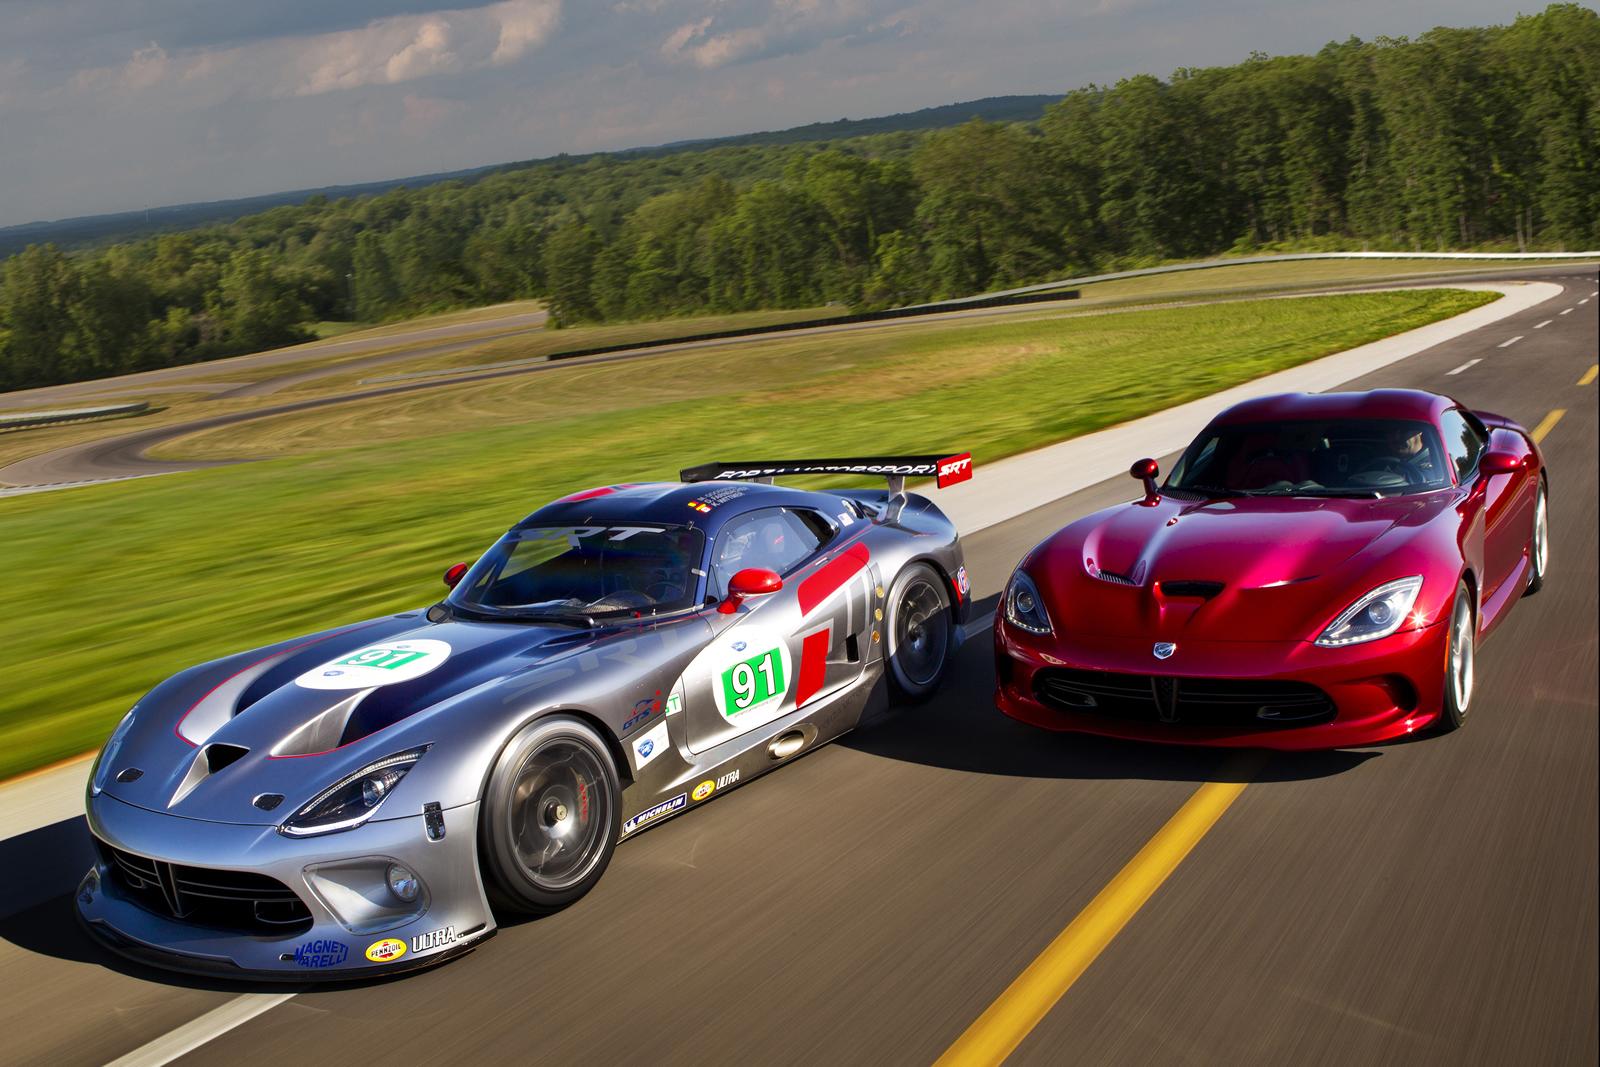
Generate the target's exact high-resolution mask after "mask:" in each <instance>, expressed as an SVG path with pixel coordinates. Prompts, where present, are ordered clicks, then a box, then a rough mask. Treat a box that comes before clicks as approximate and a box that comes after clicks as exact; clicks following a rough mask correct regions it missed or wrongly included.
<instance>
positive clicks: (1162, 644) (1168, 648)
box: [1150, 641, 1178, 659]
mask: <svg viewBox="0 0 1600 1067" xmlns="http://www.w3.org/2000/svg"><path fill="white" fill-rule="evenodd" d="M1176 651H1178V646H1177V645H1175V644H1173V643H1172V642H1171V641H1157V642H1156V647H1154V648H1152V649H1151V650H1150V654H1151V655H1153V656H1155V658H1156V659H1171V658H1172V654H1173V653H1174V652H1176Z"/></svg>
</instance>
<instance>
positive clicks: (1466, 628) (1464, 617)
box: [1439, 579, 1478, 734]
mask: <svg viewBox="0 0 1600 1067" xmlns="http://www.w3.org/2000/svg"><path fill="white" fill-rule="evenodd" d="M1477 658H1478V627H1477V624H1476V621H1475V617H1474V615H1473V611H1472V588H1471V587H1470V586H1469V585H1467V583H1466V581H1465V579H1463V580H1462V581H1459V582H1457V583H1456V595H1455V599H1454V600H1452V601H1451V602H1450V631H1449V633H1448V634H1446V636H1445V653H1444V702H1443V707H1442V708H1441V709H1440V712H1439V732H1440V733H1442V734H1447V733H1449V732H1450V731H1452V730H1459V729H1460V728H1461V724H1462V723H1464V722H1466V721H1467V708H1468V707H1469V706H1470V705H1471V703H1472V687H1473V681H1474V677H1475V673H1476V670H1477Z"/></svg>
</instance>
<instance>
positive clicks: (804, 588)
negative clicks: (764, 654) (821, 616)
mask: <svg viewBox="0 0 1600 1067" xmlns="http://www.w3.org/2000/svg"><path fill="white" fill-rule="evenodd" d="M871 558H872V553H871V552H870V551H868V550H867V546H866V545H864V544H862V543H861V542H860V541H857V542H856V543H855V544H853V545H851V546H850V547H849V548H847V549H845V550H844V551H843V552H841V553H839V554H838V555H837V556H835V557H833V559H831V560H829V561H828V562H827V563H826V564H824V565H823V567H822V569H821V570H819V571H817V573H815V574H813V575H811V576H810V577H809V578H807V579H805V581H803V582H801V583H800V614H802V615H809V614H811V609H812V608H814V607H816V606H817V605H818V604H820V603H822V602H823V601H824V600H827V599H828V598H829V597H830V596H832V595H833V594H834V593H836V592H838V590H839V587H840V586H842V585H844V583H845V582H848V581H849V580H850V579H851V578H853V577H855V575H856V572H858V571H860V570H861V568H863V567H865V566H866V565H867V561H868V560H870V559H871Z"/></svg>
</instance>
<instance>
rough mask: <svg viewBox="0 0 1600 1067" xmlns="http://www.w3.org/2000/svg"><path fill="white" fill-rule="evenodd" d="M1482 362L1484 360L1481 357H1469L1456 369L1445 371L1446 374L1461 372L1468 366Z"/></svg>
mask: <svg viewBox="0 0 1600 1067" xmlns="http://www.w3.org/2000/svg"><path fill="white" fill-rule="evenodd" d="M1482 362H1483V360H1481V359H1469V360H1467V361H1466V362H1465V363H1463V364H1461V366H1459V367H1457V368H1456V369H1455V370H1447V371H1445V373H1446V374H1460V373H1461V372H1462V371H1464V370H1466V369H1467V368H1468V367H1471V366H1473V365H1475V364H1478V363H1482Z"/></svg>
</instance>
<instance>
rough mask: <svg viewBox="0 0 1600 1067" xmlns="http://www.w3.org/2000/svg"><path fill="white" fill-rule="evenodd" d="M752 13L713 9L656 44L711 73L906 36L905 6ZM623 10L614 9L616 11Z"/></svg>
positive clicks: (781, 5) (839, 2)
mask: <svg viewBox="0 0 1600 1067" xmlns="http://www.w3.org/2000/svg"><path fill="white" fill-rule="evenodd" d="M751 6H752V7H755V10H750V9H749V8H748V7H747V8H745V9H740V8H736V7H734V6H732V5H729V4H717V5H716V6H715V9H714V10H713V11H712V13H711V14H709V15H707V16H705V17H704V18H701V19H696V20H692V21H689V22H685V23H683V24H681V25H679V26H678V27H677V28H676V29H674V30H673V31H672V32H671V33H669V34H668V35H667V37H666V39H665V40H664V41H662V43H661V48H660V51H661V54H662V55H663V56H665V57H666V58H667V59H669V60H674V61H678V62H686V63H691V64H693V65H694V66H696V67H699V68H700V69H702V70H714V69H716V68H718V67H723V66H727V65H728V64H730V63H739V62H745V61H749V60H754V59H765V58H767V57H769V56H777V55H784V54H789V53H793V52H799V51H805V50H808V49H811V48H814V47H816V46H818V45H821V44H824V43H827V42H830V41H847V40H852V39H857V38H863V37H876V36H881V35H883V34H884V33H886V32H888V33H892V34H896V35H898V34H903V33H906V32H909V30H910V27H911V23H910V22H909V20H908V19H906V18H905V14H906V8H907V7H908V5H907V4H904V3H892V2H891V3H884V2H873V0H773V2H772V3H771V4H763V5H751ZM621 9H623V8H621V7H619V10H621Z"/></svg>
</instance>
